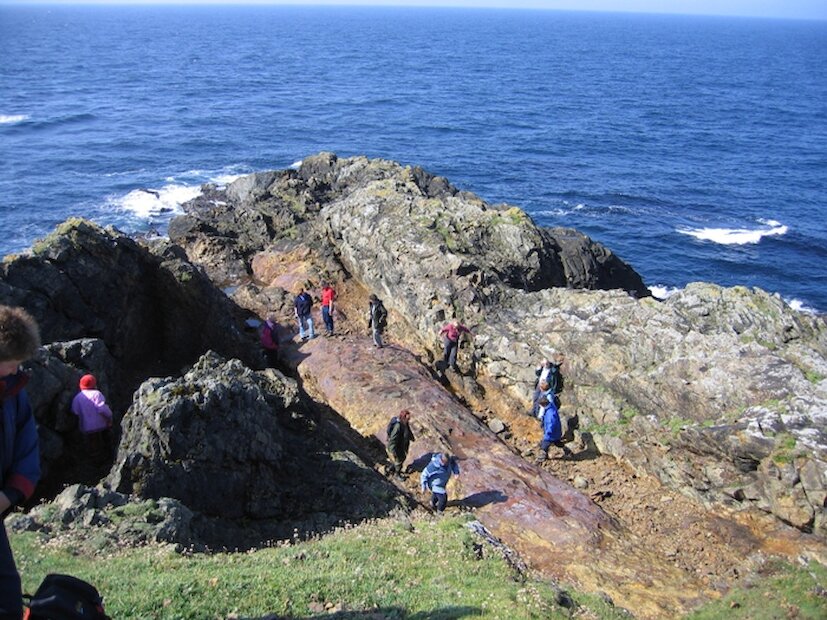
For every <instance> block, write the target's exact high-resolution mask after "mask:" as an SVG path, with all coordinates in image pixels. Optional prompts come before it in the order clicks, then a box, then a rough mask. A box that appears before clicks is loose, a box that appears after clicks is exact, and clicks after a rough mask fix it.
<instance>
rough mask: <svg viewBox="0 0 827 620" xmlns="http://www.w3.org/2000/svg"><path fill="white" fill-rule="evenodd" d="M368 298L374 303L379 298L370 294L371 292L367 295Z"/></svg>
mask: <svg viewBox="0 0 827 620" xmlns="http://www.w3.org/2000/svg"><path fill="white" fill-rule="evenodd" d="M369 299H370V302H371V303H373V304H375V303H376V302H377V301H379V298H378V297H377V296H376V295H374V294H372V293H371V296H370V297H369Z"/></svg>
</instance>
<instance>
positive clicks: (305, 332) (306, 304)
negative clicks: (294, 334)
mask: <svg viewBox="0 0 827 620" xmlns="http://www.w3.org/2000/svg"><path fill="white" fill-rule="evenodd" d="M298 290H299V294H298V295H296V299H295V300H293V305H294V306H295V308H296V321H298V323H299V336H301V339H302V340H311V339H313V338H315V337H316V333H315V332H314V331H313V317H312V316H311V314H310V313H311V311H312V310H313V298H312V297H311V296H310V293H308V292H307V291H306V290H304V287H303V286H299V289H298Z"/></svg>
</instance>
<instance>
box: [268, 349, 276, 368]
mask: <svg viewBox="0 0 827 620" xmlns="http://www.w3.org/2000/svg"><path fill="white" fill-rule="evenodd" d="M264 357H265V358H266V359H267V367H268V368H275V367H276V366H277V365H278V363H279V350H278V349H264Z"/></svg>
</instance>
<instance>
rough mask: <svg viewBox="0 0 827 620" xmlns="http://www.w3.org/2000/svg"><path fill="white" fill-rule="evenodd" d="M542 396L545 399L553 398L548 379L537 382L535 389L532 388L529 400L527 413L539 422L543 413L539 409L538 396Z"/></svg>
mask: <svg viewBox="0 0 827 620" xmlns="http://www.w3.org/2000/svg"><path fill="white" fill-rule="evenodd" d="M543 396H545V397H546V400H550V401H551V400H554V393H553V392H552V391H551V386H550V385H549V383H548V381H540V383H539V384H537V389H535V390H534V398H533V399H532V401H531V411H529V413H528V415H530V416H531V417H532V418H537V419H538V420H540V423H541V424H542V420H543V415H542V411H541V410H540V398H542V397H543Z"/></svg>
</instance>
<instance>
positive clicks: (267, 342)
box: [259, 315, 279, 368]
mask: <svg viewBox="0 0 827 620" xmlns="http://www.w3.org/2000/svg"><path fill="white" fill-rule="evenodd" d="M278 330H279V324H278V323H277V322H276V317H274V316H273V315H270V316H268V317H267V320H266V321H264V323H262V324H261V333H260V335H259V342H260V343H261V348H262V349H264V357H266V358H267V365H268V366H269V367H270V368H275V366H276V364H277V363H278V361H279V331H278Z"/></svg>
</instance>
